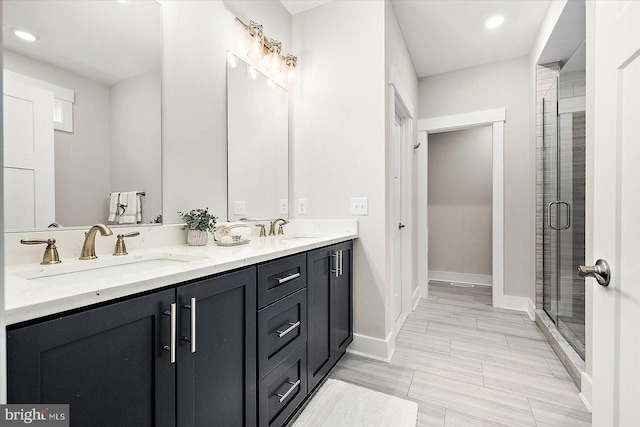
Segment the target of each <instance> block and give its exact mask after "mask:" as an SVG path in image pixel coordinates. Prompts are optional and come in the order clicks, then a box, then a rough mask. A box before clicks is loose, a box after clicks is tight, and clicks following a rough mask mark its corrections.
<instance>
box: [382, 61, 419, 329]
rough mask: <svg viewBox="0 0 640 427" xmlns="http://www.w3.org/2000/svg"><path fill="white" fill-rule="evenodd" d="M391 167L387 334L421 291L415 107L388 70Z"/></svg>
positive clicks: (393, 69) (405, 314) (400, 321)
mask: <svg viewBox="0 0 640 427" xmlns="http://www.w3.org/2000/svg"><path fill="white" fill-rule="evenodd" d="M389 101H390V103H389V104H390V105H389V118H388V123H389V124H388V127H389V163H388V180H389V181H388V186H389V189H390V192H389V201H390V203H389V206H390V215H389V220H388V221H389V222H388V223H387V227H388V236H389V242H390V245H389V278H390V282H389V283H390V286H389V287H388V293H387V298H388V301H389V304H388V305H387V307H388V309H387V325H388V328H389V329H388V330H390V331H394V330H397V329H398V326H400V325H401V324H402V322H403V321H404V319H405V318H406V316H407V315H408V314H409V313H410V312H411V311H412V310H413V307H414V306H415V304H417V302H418V300H419V298H420V295H419V288H418V287H417V286H416V287H415V289H414V285H413V280H412V271H413V266H412V262H413V260H412V257H413V251H412V246H413V237H412V234H413V233H412V232H411V231H410V230H409V227H410V224H412V218H413V216H412V209H411V206H412V202H411V195H412V191H413V188H412V183H411V179H410V171H411V166H412V164H411V158H410V155H411V153H412V151H413V150H412V147H413V144H414V139H415V134H414V126H415V124H414V122H413V112H414V107H413V104H412V103H411V100H410V98H409V95H408V92H407V91H406V90H405V89H404V87H403V85H402V81H401V79H400V77H399V75H398V73H397V71H396V70H395V68H394V67H393V66H392V65H390V66H389Z"/></svg>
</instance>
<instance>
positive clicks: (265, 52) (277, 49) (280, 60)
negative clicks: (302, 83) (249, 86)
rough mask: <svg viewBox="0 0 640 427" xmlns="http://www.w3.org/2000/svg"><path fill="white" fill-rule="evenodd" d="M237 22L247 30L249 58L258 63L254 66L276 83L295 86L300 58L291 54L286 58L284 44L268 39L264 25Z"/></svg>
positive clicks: (237, 19)
mask: <svg viewBox="0 0 640 427" xmlns="http://www.w3.org/2000/svg"><path fill="white" fill-rule="evenodd" d="M236 21H237V22H239V23H240V24H241V25H242V26H243V27H244V28H245V30H247V56H248V57H249V58H251V59H253V60H254V61H256V62H255V64H254V66H257V67H258V68H261V69H263V71H266V73H268V74H270V76H271V78H272V79H273V80H275V81H280V82H284V83H286V84H288V85H294V84H295V82H296V79H297V78H296V70H295V68H296V66H297V65H298V58H297V57H295V56H293V55H291V54H287V55H286V56H284V55H283V54H282V43H281V42H279V41H277V40H274V39H268V38H267V37H266V36H265V35H264V32H263V27H262V25H260V24H258V23H256V22H253V21H249V25H247V24H245V23H244V22H242V21H241V20H240V18H237V17H236ZM283 68H284V72H283Z"/></svg>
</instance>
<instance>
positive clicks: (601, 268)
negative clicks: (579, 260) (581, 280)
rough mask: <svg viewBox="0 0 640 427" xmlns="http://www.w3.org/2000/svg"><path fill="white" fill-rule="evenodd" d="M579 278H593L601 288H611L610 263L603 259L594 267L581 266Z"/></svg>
mask: <svg viewBox="0 0 640 427" xmlns="http://www.w3.org/2000/svg"><path fill="white" fill-rule="evenodd" d="M578 276H580V277H593V278H595V279H596V281H597V282H598V284H599V285H600V286H609V281H610V280H611V270H610V269H609V263H608V262H607V261H605V260H603V259H599V260H598V261H596V265H594V266H593V267H587V266H586V265H581V266H580V267H578Z"/></svg>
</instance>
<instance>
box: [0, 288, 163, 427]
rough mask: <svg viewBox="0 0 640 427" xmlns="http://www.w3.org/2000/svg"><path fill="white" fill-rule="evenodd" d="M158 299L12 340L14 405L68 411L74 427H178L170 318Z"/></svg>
mask: <svg viewBox="0 0 640 427" xmlns="http://www.w3.org/2000/svg"><path fill="white" fill-rule="evenodd" d="M174 300H175V291H174V290H168V291H162V292H156V293H153V294H151V295H146V296H142V297H138V298H134V299H130V300H127V301H123V302H118V303H115V304H110V305H108V306H104V307H100V308H94V309H90V310H88V311H84V312H80V313H76V314H71V315H67V316H62V317H60V318H58V319H54V320H49V321H45V322H42V323H37V324H34V325H31V326H25V327H22V328H19V329H15V330H9V331H8V332H7V364H8V378H7V392H8V402H9V403H67V404H69V405H70V408H69V409H70V419H71V425H72V426H78V427H83V426H95V427H102V426H104V427H111V426H159V427H164V426H173V425H175V369H174V367H175V365H173V364H171V360H170V356H171V355H170V353H169V352H167V351H164V350H163V347H164V346H165V345H166V346H170V344H171V336H170V335H171V332H170V331H171V318H170V316H165V315H164V314H163V312H164V311H165V310H170V307H171V304H172V303H173V302H174Z"/></svg>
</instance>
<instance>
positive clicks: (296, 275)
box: [278, 273, 300, 285]
mask: <svg viewBox="0 0 640 427" xmlns="http://www.w3.org/2000/svg"><path fill="white" fill-rule="evenodd" d="M298 277H300V273H294V274H291V275H289V276H287V277H283V278H282V279H278V284H279V285H282V284H283V283H287V282H288V281H289V280H293V279H297V278H298Z"/></svg>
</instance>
